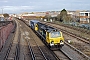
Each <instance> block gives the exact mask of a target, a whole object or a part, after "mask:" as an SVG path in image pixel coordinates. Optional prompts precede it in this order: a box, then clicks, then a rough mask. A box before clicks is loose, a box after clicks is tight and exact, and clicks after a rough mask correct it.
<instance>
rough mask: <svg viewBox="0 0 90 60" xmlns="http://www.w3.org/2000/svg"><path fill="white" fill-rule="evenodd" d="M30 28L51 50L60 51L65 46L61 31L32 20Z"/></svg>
mask: <svg viewBox="0 0 90 60" xmlns="http://www.w3.org/2000/svg"><path fill="white" fill-rule="evenodd" d="M30 27H31V28H32V29H33V30H34V31H35V32H36V33H37V34H38V35H39V36H40V38H41V39H42V40H43V41H44V42H45V43H46V45H47V46H49V47H50V48H51V49H54V48H55V49H60V48H61V47H62V46H64V37H63V35H62V32H61V31H59V30H57V29H55V28H53V27H50V26H47V25H45V24H43V23H41V22H40V21H37V20H30Z"/></svg>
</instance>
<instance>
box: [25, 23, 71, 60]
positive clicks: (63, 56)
mask: <svg viewBox="0 0 90 60" xmlns="http://www.w3.org/2000/svg"><path fill="white" fill-rule="evenodd" d="M24 23H25V22H24ZM25 24H26V25H27V26H29V25H28V24H27V23H25ZM35 40H36V39H35ZM27 41H28V40H27ZM36 42H37V40H36ZM28 45H29V48H30V49H29V50H30V51H32V50H33V49H31V48H32V47H31V45H30V43H29V41H28ZM40 47H41V46H40ZM41 49H42V50H43V51H44V50H45V52H43V53H45V54H49V53H47V49H46V48H45V47H43V48H42V47H41ZM49 52H50V53H51V54H52V55H53V56H54V57H55V58H56V59H55V60H72V58H71V57H69V56H68V54H67V53H66V52H64V51H63V50H62V51H61V50H59V51H51V50H50V51H49ZM31 54H32V57H33V59H35V58H34V56H35V54H34V52H33V51H32V52H31ZM48 56H49V55H48ZM46 60H54V59H53V58H52V59H50V58H49V57H48V59H46Z"/></svg>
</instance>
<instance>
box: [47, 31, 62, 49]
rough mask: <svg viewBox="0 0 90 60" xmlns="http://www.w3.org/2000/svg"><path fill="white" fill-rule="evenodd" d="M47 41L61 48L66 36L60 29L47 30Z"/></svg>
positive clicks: (53, 46)
mask: <svg viewBox="0 0 90 60" xmlns="http://www.w3.org/2000/svg"><path fill="white" fill-rule="evenodd" d="M46 41H47V43H48V44H49V45H50V47H51V48H61V47H62V46H63V45H64V38H63V35H62V32H60V31H55V30H52V31H47V32H46Z"/></svg>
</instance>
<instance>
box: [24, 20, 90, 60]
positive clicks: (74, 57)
mask: <svg viewBox="0 0 90 60" xmlns="http://www.w3.org/2000/svg"><path fill="white" fill-rule="evenodd" d="M23 22H24V21H23ZM24 23H25V22H24ZM25 24H26V25H27V26H29V25H28V23H25ZM61 51H62V53H63V54H64V56H67V57H63V58H62V57H61V54H60V55H58V53H60V52H61ZM53 52H54V51H53ZM69 52H70V53H69ZM54 53H55V52H54ZM73 53H74V54H73ZM55 54H56V55H57V56H58V57H59V59H60V60H65V59H66V60H86V59H88V60H89V58H88V57H86V56H84V55H82V54H80V53H78V52H77V51H76V50H75V49H73V48H72V47H70V46H68V45H67V44H66V46H65V47H63V49H61V50H59V52H57V53H55ZM81 55H82V56H81Z"/></svg>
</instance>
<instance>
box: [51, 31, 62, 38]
mask: <svg viewBox="0 0 90 60" xmlns="http://www.w3.org/2000/svg"><path fill="white" fill-rule="evenodd" d="M60 36H61V35H60V32H59V31H58V32H51V33H50V37H51V38H56V37H60Z"/></svg>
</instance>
